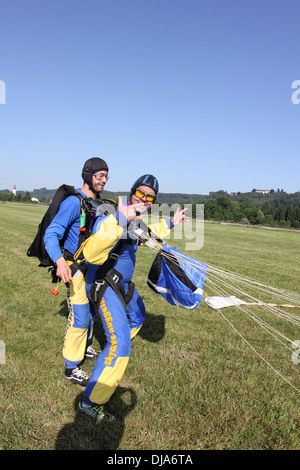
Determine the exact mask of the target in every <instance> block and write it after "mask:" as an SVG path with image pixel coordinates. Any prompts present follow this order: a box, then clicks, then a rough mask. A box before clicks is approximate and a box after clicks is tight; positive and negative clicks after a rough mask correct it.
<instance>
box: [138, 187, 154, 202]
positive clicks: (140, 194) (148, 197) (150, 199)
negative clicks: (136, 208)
mask: <svg viewBox="0 0 300 470" xmlns="http://www.w3.org/2000/svg"><path fill="white" fill-rule="evenodd" d="M134 195H135V196H136V197H138V198H139V199H142V198H143V197H145V196H146V201H148V202H153V201H154V199H155V194H153V193H147V191H144V190H143V189H139V188H138V189H136V190H135V193H134Z"/></svg>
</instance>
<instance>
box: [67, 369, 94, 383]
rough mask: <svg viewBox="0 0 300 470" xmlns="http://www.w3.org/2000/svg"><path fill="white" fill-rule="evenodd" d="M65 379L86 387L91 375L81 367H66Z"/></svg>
mask: <svg viewBox="0 0 300 470" xmlns="http://www.w3.org/2000/svg"><path fill="white" fill-rule="evenodd" d="M65 379H67V380H70V381H71V382H72V383H73V384H78V385H81V386H82V387H86V386H87V384H88V382H89V376H88V375H87V374H86V373H85V372H84V371H83V370H81V369H80V367H76V369H67V368H66V369H65Z"/></svg>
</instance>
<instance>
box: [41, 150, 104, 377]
mask: <svg viewBox="0 0 300 470" xmlns="http://www.w3.org/2000/svg"><path fill="white" fill-rule="evenodd" d="M82 178H83V186H82V188H81V189H77V192H78V193H80V194H81V195H82V196H84V197H88V198H89V201H90V202H91V204H92V205H94V206H95V213H96V208H97V199H99V194H100V193H101V192H102V191H103V188H104V186H105V184H106V182H107V180H108V166H107V163H106V162H105V161H104V160H102V159H101V158H98V157H93V158H90V159H89V160H87V161H86V162H85V164H84V166H83V169H82ZM80 215H81V209H80V200H79V198H78V197H77V196H69V197H67V198H66V199H65V200H64V201H63V202H62V203H61V205H60V208H59V211H58V213H57V214H56V216H55V217H54V219H53V221H52V223H51V224H50V225H49V227H48V228H47V230H46V232H45V235H44V243H45V248H46V250H47V252H48V254H49V256H50V257H51V259H52V260H53V261H54V262H55V264H56V274H57V276H58V277H59V278H61V280H62V281H63V282H64V283H66V284H67V285H68V286H69V287H68V293H67V299H68V309H69V318H68V324H67V328H66V332H65V336H64V344H63V357H64V362H65V374H64V376H65V378H66V379H68V380H70V381H71V382H73V383H77V384H80V385H82V386H86V385H87V383H88V380H89V377H88V376H87V374H86V373H85V372H84V371H83V370H81V369H80V367H79V364H80V363H81V362H82V361H83V359H84V358H87V359H93V358H96V357H97V353H96V352H95V351H94V350H93V348H92V347H91V346H87V344H88V341H89V340H90V339H91V337H92V328H93V315H92V313H91V306H90V303H89V300H88V298H87V296H86V289H85V280H84V275H83V273H82V271H80V270H79V269H78V270H77V271H76V272H75V274H74V275H73V276H72V272H71V269H70V265H71V264H72V262H73V259H72V258H73V256H74V254H75V252H76V251H77V249H78V244H79V236H80V231H79V228H80ZM93 217H95V216H92V219H93ZM62 239H63V240H64V243H63V250H64V253H62V250H61V247H60V241H61V240H62Z"/></svg>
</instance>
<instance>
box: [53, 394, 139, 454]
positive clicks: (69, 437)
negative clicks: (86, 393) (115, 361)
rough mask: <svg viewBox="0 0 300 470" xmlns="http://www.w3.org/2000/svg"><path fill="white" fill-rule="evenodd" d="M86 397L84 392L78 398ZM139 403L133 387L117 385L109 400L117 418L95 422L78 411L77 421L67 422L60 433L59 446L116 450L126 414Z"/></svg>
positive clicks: (59, 448) (73, 448) (77, 400)
mask: <svg viewBox="0 0 300 470" xmlns="http://www.w3.org/2000/svg"><path fill="white" fill-rule="evenodd" d="M82 399H83V395H82V394H80V395H79V396H77V397H76V399H75V403H74V405H75V408H76V410H77V406H78V402H79V401H81V400H82ZM135 405H136V394H135V392H134V390H132V389H131V388H123V387H117V389H116V391H115V393H114V395H113V396H112V398H111V400H110V402H109V407H108V408H109V410H110V411H112V412H113V414H114V415H115V416H116V419H115V421H113V422H111V423H107V422H105V421H100V422H95V421H93V420H92V419H90V418H89V417H86V416H84V415H81V414H80V413H79V412H77V411H76V417H75V421H74V422H73V423H68V424H66V425H65V426H64V427H63V428H62V429H61V430H60V432H59V433H58V435H57V438H56V442H55V450H116V449H118V447H119V445H120V442H121V439H122V436H123V433H124V429H125V417H126V416H127V415H128V413H130V412H131V411H132V410H133V408H134V407H135Z"/></svg>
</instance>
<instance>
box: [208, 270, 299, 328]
mask: <svg viewBox="0 0 300 470" xmlns="http://www.w3.org/2000/svg"><path fill="white" fill-rule="evenodd" d="M213 280H214V281H215V283H214V284H213V285H214V287H215V288H216V286H217V285H218V284H217V282H219V283H221V285H222V286H224V287H227V288H229V289H230V290H231V291H233V292H235V293H237V294H239V295H240V294H241V295H242V296H244V297H248V298H249V299H251V300H252V301H254V302H253V304H252V305H260V306H263V307H265V308H266V309H267V310H268V311H270V312H272V313H273V314H275V315H277V316H278V317H280V318H283V319H285V320H287V321H289V322H291V323H294V324H295V325H298V326H300V318H299V317H297V316H296V315H293V314H291V313H290V312H286V311H282V310H280V309H279V308H277V307H276V305H272V304H271V305H270V304H268V303H267V302H263V301H261V300H259V299H257V298H256V297H253V296H252V295H250V294H247V293H246V292H244V291H243V290H241V289H240V288H238V287H236V286H234V285H231V284H229V283H228V282H225V281H220V279H219V278H218V277H216V276H214V275H211V276H210V275H208V276H207V277H206V282H207V283H213ZM269 294H270V293H269ZM223 295H227V296H228V295H232V294H228V293H223Z"/></svg>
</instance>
